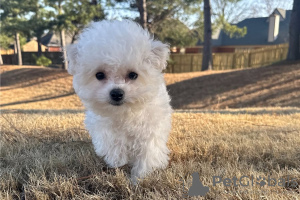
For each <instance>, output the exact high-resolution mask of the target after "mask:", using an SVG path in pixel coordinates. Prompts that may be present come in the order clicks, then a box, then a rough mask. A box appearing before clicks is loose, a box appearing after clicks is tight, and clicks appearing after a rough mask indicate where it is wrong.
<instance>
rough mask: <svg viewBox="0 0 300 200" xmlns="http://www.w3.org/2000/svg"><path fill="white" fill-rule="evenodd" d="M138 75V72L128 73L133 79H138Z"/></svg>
mask: <svg viewBox="0 0 300 200" xmlns="http://www.w3.org/2000/svg"><path fill="white" fill-rule="evenodd" d="M137 77H138V74H137V73H135V72H130V73H129V74H128V78H129V79H131V80H135V79H137Z"/></svg>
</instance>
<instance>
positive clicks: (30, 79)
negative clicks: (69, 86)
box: [0, 68, 70, 91]
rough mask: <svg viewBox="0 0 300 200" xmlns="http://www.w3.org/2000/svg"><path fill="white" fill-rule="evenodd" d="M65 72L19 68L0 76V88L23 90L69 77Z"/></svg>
mask: <svg viewBox="0 0 300 200" xmlns="http://www.w3.org/2000/svg"><path fill="white" fill-rule="evenodd" d="M69 76H70V75H68V74H67V73H66V72H65V70H62V69H53V68H49V69H48V68H20V69H14V70H11V71H6V72H4V73H2V74H1V82H0V84H1V86H2V87H9V88H7V89H2V90H3V91H5V90H10V89H14V88H25V87H29V86H33V85H37V84H41V83H44V82H47V81H50V80H56V79H59V78H66V77H69Z"/></svg>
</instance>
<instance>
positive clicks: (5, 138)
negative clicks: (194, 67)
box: [0, 109, 300, 199]
mask: <svg viewBox="0 0 300 200" xmlns="http://www.w3.org/2000/svg"><path fill="white" fill-rule="evenodd" d="M294 111H295V113H292V112H290V113H289V112H288V111H285V112H281V111H280V110H279V109H276V111H274V110H273V111H272V112H273V114H259V115H255V112H254V111H253V112H252V113H251V114H237V113H235V114H229V113H228V114H220V113H217V112H216V113H213V114H211V113H175V114H174V115H173V130H172V133H171V137H170V140H169V144H168V145H169V148H170V150H171V152H172V153H171V162H170V166H169V167H168V168H167V169H166V170H160V171H157V172H155V173H154V174H153V175H151V176H149V177H147V178H146V179H145V180H143V181H142V182H141V184H140V185H139V186H138V187H135V186H133V185H131V184H130V182H129V181H128V176H129V174H128V168H126V167H125V168H123V169H117V170H111V169H106V168H105V164H104V162H103V161H102V160H101V159H100V158H98V157H97V156H96V155H95V153H94V150H93V147H92V144H91V142H90V138H89V136H88V133H87V132H86V131H85V130H84V126H83V118H84V114H83V113H69V112H68V111H61V112H59V111H57V112H44V113H39V112H37V113H35V112H32V111H28V112H26V113H24V111H23V112H22V113H16V112H10V111H9V110H6V111H5V112H3V113H2V117H1V124H2V130H1V143H0V161H1V162H0V163H1V164H0V173H1V174H0V177H1V178H0V199H18V198H20V196H22V195H23V196H26V198H27V199H55V198H58V199H145V198H147V199H180V198H181V197H182V195H184V191H183V189H182V184H181V181H180V180H181V179H184V180H185V181H186V182H187V183H189V182H190V181H191V176H190V174H191V173H192V172H199V174H200V179H201V180H202V182H203V184H204V185H206V186H209V187H210V192H209V193H208V194H207V195H206V197H205V198H206V199H260V198H261V196H262V195H263V194H262V192H265V193H266V192H268V194H266V195H265V198H266V199H297V198H299V197H300V194H299V192H300V190H299V188H285V187H280V186H276V187H270V186H265V187H264V188H260V187H258V186H256V185H255V186H254V187H248V188H243V187H241V186H238V187H233V186H230V187H224V186H223V185H220V184H219V185H217V186H212V177H213V176H222V177H228V178H233V177H234V176H236V177H241V176H243V175H248V176H250V175H253V176H254V177H258V176H262V177H268V175H270V176H271V177H272V178H276V179H279V178H280V177H284V176H287V175H290V176H293V177H296V178H297V179H298V180H300V168H299V166H300V137H299V134H300V123H299V122H300V110H299V109H295V110H294ZM249 112H251V110H250V111H249ZM257 112H258V110H257ZM264 112H266V111H264ZM187 186H188V185H187ZM187 186H186V188H185V189H187ZM246 189H248V190H250V191H251V193H250V194H246V193H245V191H246ZM235 191H238V192H237V193H236V194H235Z"/></svg>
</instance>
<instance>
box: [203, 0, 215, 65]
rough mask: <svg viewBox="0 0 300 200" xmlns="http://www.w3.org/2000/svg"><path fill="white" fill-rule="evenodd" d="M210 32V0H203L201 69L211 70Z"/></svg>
mask: <svg viewBox="0 0 300 200" xmlns="http://www.w3.org/2000/svg"><path fill="white" fill-rule="evenodd" d="M211 34H212V28H211V7H210V1H209V0H204V46H203V53H202V56H203V58H202V71H205V70H211V69H212V65H213V60H212V45H211Z"/></svg>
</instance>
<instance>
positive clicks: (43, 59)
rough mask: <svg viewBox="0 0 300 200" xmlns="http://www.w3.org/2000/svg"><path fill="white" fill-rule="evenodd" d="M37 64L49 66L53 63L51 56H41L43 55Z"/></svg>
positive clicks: (37, 60)
mask: <svg viewBox="0 0 300 200" xmlns="http://www.w3.org/2000/svg"><path fill="white" fill-rule="evenodd" d="M36 64H37V65H40V66H46V67H48V66H49V65H51V64H52V61H51V60H50V59H49V58H47V57H45V56H41V57H39V58H37V59H36Z"/></svg>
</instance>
